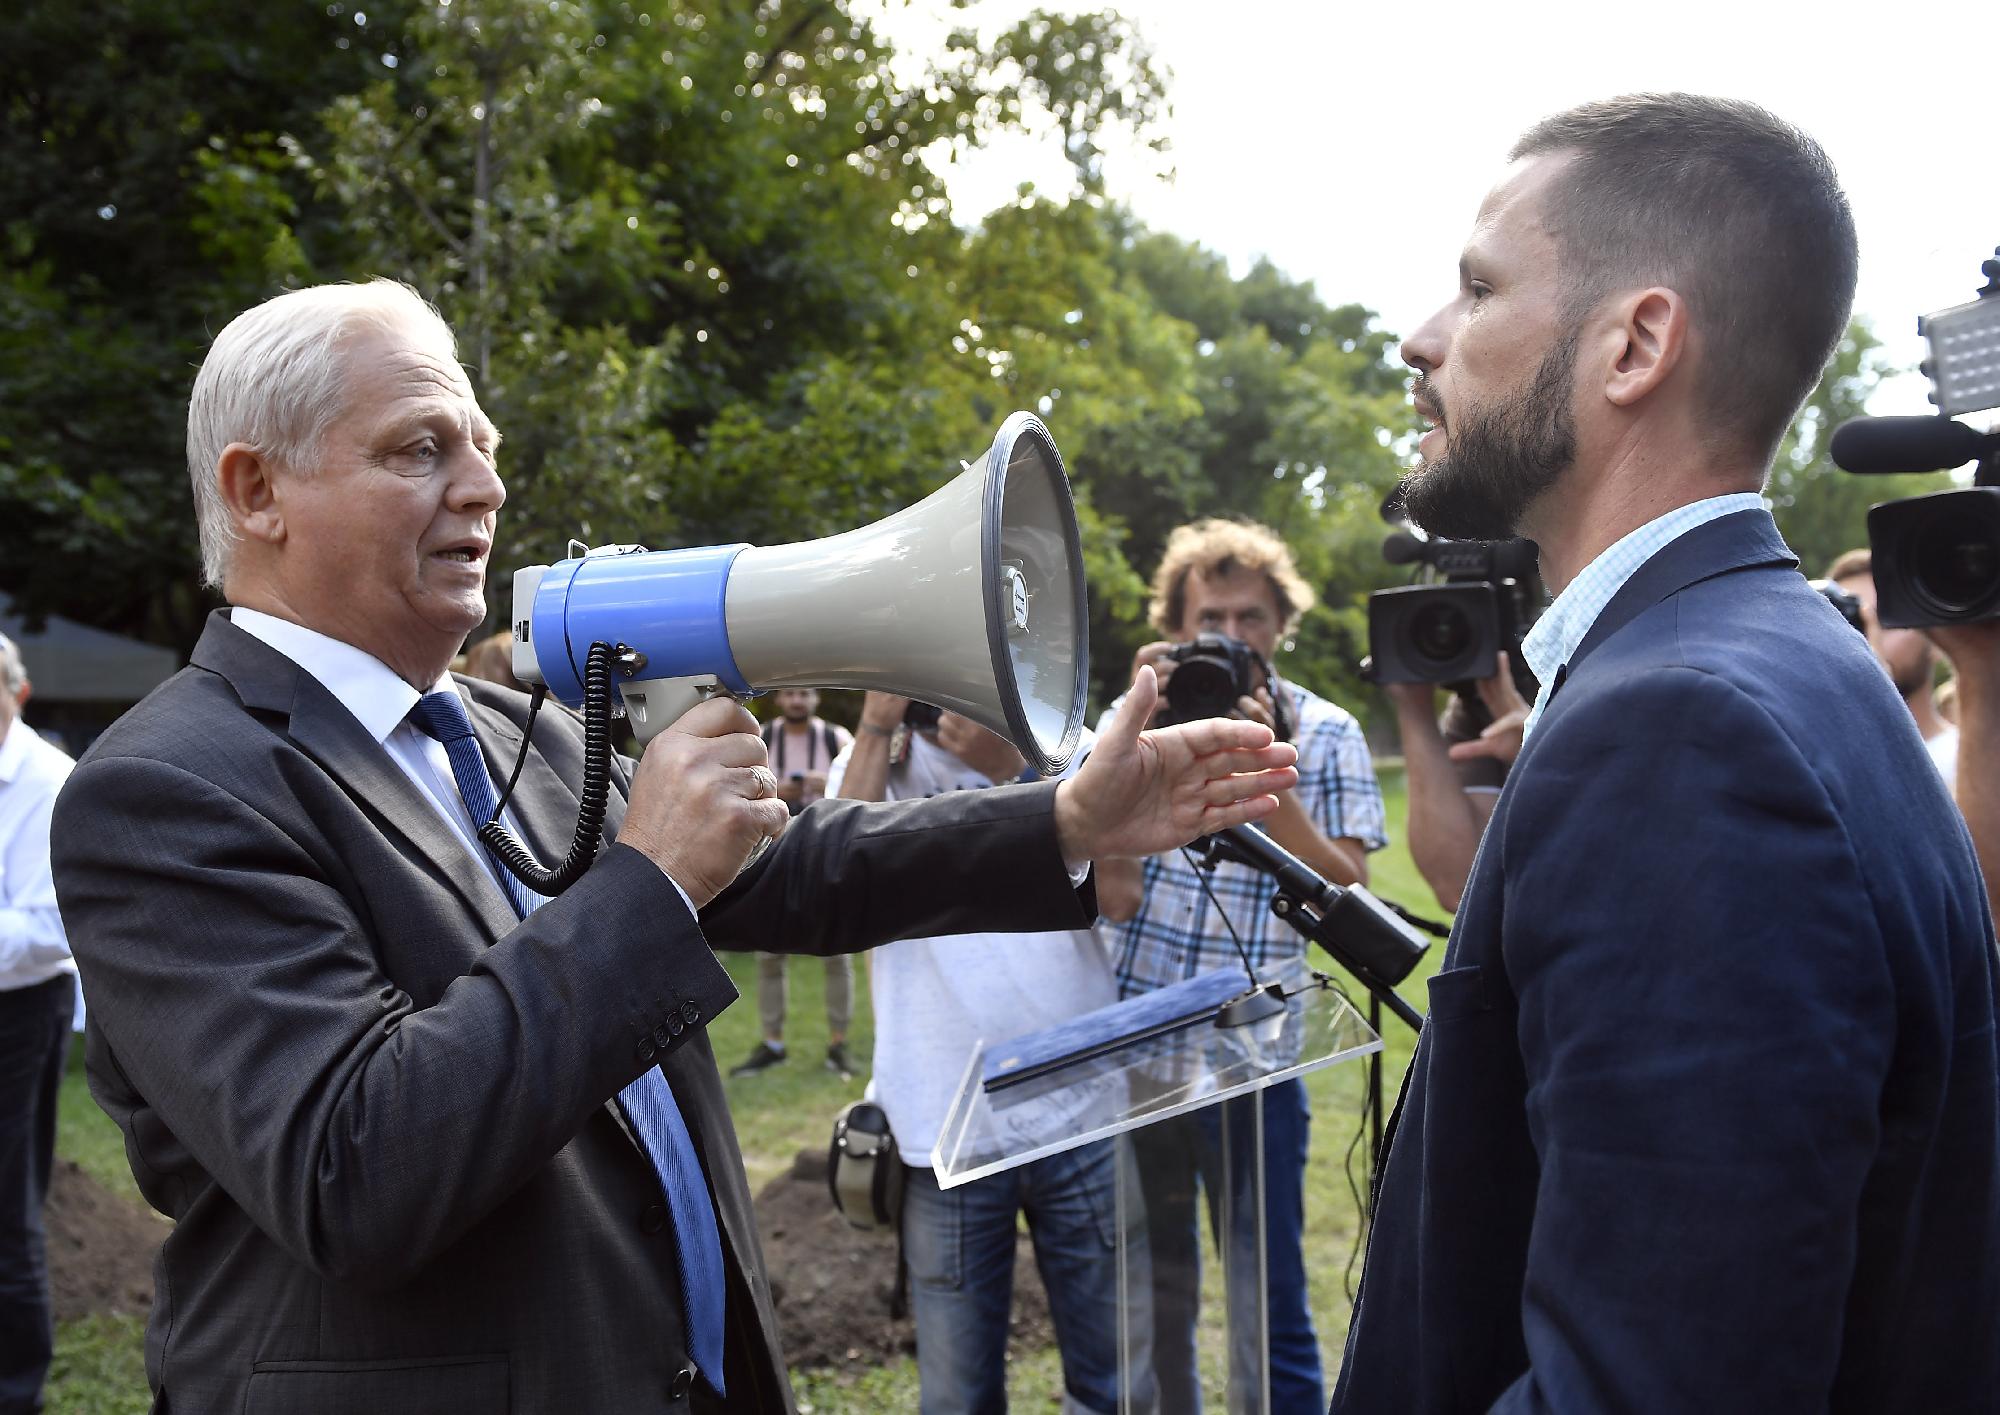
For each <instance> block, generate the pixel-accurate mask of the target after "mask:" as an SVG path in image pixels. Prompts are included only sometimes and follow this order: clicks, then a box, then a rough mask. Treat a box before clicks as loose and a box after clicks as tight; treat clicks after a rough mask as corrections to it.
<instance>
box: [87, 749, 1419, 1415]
mask: <svg viewBox="0 0 2000 1415" xmlns="http://www.w3.org/2000/svg"><path fill="white" fill-rule="evenodd" d="M1382 790H1383V795H1384V797H1385V799H1386V802H1387V805H1388V813H1389V834H1390V837H1391V841H1392V843H1391V844H1390V846H1389V848H1388V849H1386V850H1384V851H1382V852H1380V853H1379V854H1377V855H1375V856H1374V857H1373V858H1372V860H1371V864H1370V869H1371V872H1372V876H1373V878H1372V880H1371V884H1372V887H1373V889H1374V890H1375V892H1376V893H1377V894H1380V895H1382V896H1384V897H1386V898H1389V899H1393V900H1395V901H1396V902H1398V903H1400V904H1404V905H1406V906H1408V907H1410V908H1411V909H1414V910H1416V911H1417V912H1419V913H1425V914H1429V915H1431V916H1433V917H1442V915H1441V914H1440V913H1439V911H1438V909H1437V906H1436V901H1435V900H1434V899H1433V898H1432V896H1431V892H1430V890H1429V888H1428V887H1427V886H1426V885H1425V884H1424V883H1423V881H1422V879H1421V878H1420V877H1419V876H1418V874H1417V872H1416V867H1415V866H1414V865H1413V864H1412V863H1411V860H1410V856H1409V851H1408V849H1407V848H1406V847H1405V846H1404V844H1403V819H1404V813H1405V802H1404V792H1403V777H1402V773H1401V772H1400V771H1399V770H1384V771H1383V772H1382ZM1442 951H1443V950H1442V948H1441V947H1433V948H1432V950H1431V952H1430V954H1429V955H1428V956H1427V958H1426V960H1425V965H1424V966H1423V967H1422V968H1420V969H1419V970H1418V972H1417V974H1415V975H1413V976H1412V978H1411V979H1410V980H1409V981H1408V982H1406V983H1405V984H1404V985H1403V988H1402V991H1403V993H1404V995H1405V996H1406V997H1407V998H1408V999H1409V1000H1410V1001H1411V1002H1412V1003H1413V1004H1414V1005H1415V1006H1416V1007H1418V1008H1419V1009H1422V1008H1423V1007H1424V1006H1425V1005H1426V1002H1425V994H1424V988H1423V979H1424V978H1425V977H1427V976H1428V975H1429V974H1430V973H1431V971H1433V969H1434V968H1435V966H1436V962H1437V958H1438V956H1439V955H1440V954H1441V953H1442ZM1313 956H1314V959H1315V961H1316V962H1317V963H1318V964H1319V965H1320V966H1322V967H1325V968H1326V969H1327V970H1328V971H1337V970H1335V969H1334V968H1333V965H1332V964H1331V963H1330V962H1328V961H1327V960H1326V959H1325V957H1324V955H1322V954H1319V953H1318V951H1317V950H1315V951H1314V955H1313ZM725 961H726V962H727V963H728V965H729V971H730V973H731V975H732V976H734V978H735V979H736V985H737V987H738V988H739V989H740V990H741V991H742V993H743V997H742V1000H741V1001H740V1002H738V1003H737V1004H736V1005H735V1006H733V1007H731V1008H730V1009H729V1010H728V1011H727V1012H725V1013H724V1014H723V1015H722V1016H721V1017H719V1018H717V1019H715V1020H714V1022H712V1023H711V1024H710V1027H709V1031H710V1035H711V1037H712V1039H713V1042H714V1046H715V1053H716V1058H717V1060H718V1061H719V1062H721V1064H722V1066H723V1068H724V1070H725V1071H726V1070H727V1069H728V1068H729V1067H730V1066H733V1065H735V1064H736V1063H737V1062H739V1061H741V1060H742V1059H743V1058H744V1057H745V1056H746V1055H748V1054H749V1051H750V1049H751V1047H752V1046H754V1045H755V1044H756V1041H757V1005H756V996H757V964H756V960H755V959H754V958H753V957H751V956H750V955H747V954H745V955H728V956H727V957H726V959H725ZM790 979H791V996H790V1005H789V1011H790V1017H789V1020H788V1023H787V1040H788V1041H789V1043H790V1047H791V1060H790V1061H788V1062H787V1063H786V1064H785V1065H783V1066H780V1067H775V1068H773V1069H771V1070H769V1071H766V1072H763V1073H761V1074H759V1075H756V1076H751V1077H746V1078H744V1079H742V1080H732V1081H729V1082H728V1083H727V1084H728V1091H729V1103H730V1107H731V1109H732V1110H733V1111H734V1113H735V1119H736V1131H737V1136H738V1138H739V1140H740V1141H741V1144H742V1148H743V1160H744V1164H745V1166H746V1168H747V1169H748V1171H749V1176H750V1187H751V1190H752V1192H755V1191H756V1190H758V1189H761V1188H762V1187H763V1186H764V1184H765V1183H766V1182H768V1181H769V1180H770V1179H771V1178H773V1177H774V1176H775V1175H777V1174H778V1173H779V1172H780V1171H782V1170H784V1169H787V1168H789V1167H790V1165H791V1162H792V1157H793V1155H795V1154H796V1153H797V1152H798V1151H799V1150H801V1149H804V1148H808V1147H812V1148H819V1147H822V1146H824V1145H825V1144H826V1135H827V1127H828V1125H829V1124H830V1123H831V1121H832V1117H833V1113H834V1112H835V1111H836V1110H838V1109H839V1108H840V1106H841V1105H843V1104H845V1103H846V1102H847V1101H849V1100H853V1099H855V1098H857V1097H858V1096H860V1094H861V1091H862V1087H863V1082H864V1077H863V1076H856V1077H855V1078H854V1079H853V1080H851V1081H842V1080H841V1079H840V1078H839V1077H838V1076H836V1075H834V1074H833V1073H832V1072H830V1071H828V1070H827V1069H826V1068H825V1066H824V1065H823V1064H822V1062H823V1059H824V1057H825V1053H826V1043H827V1031H826V1010H825V970H824V966H823V965H822V964H821V963H820V962H818V961H816V960H812V959H795V960H793V961H792V963H791V974H790ZM1349 991H1350V993H1352V994H1353V995H1354V997H1355V1000H1356V1002H1357V1004H1360V1003H1362V1002H1363V1001H1364V998H1363V995H1362V993H1361V990H1360V989H1359V987H1351V988H1350V989H1349ZM1383 1027H1384V1040H1385V1042H1386V1043H1387V1063H1386V1071H1385V1076H1384V1085H1385V1087H1386V1090H1387V1095H1388V1099H1389V1102H1390V1103H1391V1104H1393V1103H1394V1099H1395V1095H1396V1090H1397V1087H1398V1086H1399V1084H1400V1082H1401V1079H1402V1075H1403V1071H1404V1069H1405V1068H1406V1067H1407V1066H1408V1065H1409V1059H1410V1052H1411V1050H1412V1048H1413V1046H1414V1045H1415V1040H1416V1039H1415V1037H1414V1036H1413V1035H1412V1034H1411V1033H1410V1031H1409V1029H1408V1028H1406V1027H1404V1026H1403V1025H1402V1024H1401V1023H1400V1022H1398V1021H1396V1020H1395V1019H1394V1018H1393V1017H1390V1018H1385V1019H1384V1023H1383ZM872 1034H873V1021H872V1018H871V1016H870V1013H869V1008H868V988H867V983H866V969H865V965H863V964H861V963H859V962H857V964H856V978H855V1016H854V1025H853V1035H852V1036H851V1037H850V1038H849V1048H850V1050H851V1051H852V1052H853V1054H854V1057H855V1060H856V1063H857V1064H858V1065H862V1066H863V1067H864V1070H865V1062H866V1059H867V1057H868V1055H869V1051H870V1047H871V1044H872V1040H873V1036H872ZM1364 1081H1365V1073H1364V1071H1363V1068H1362V1067H1361V1066H1360V1065H1358V1064H1348V1065H1341V1066H1333V1067H1328V1068H1326V1069H1324V1070H1321V1071H1318V1072H1315V1073H1313V1075H1312V1076H1310V1077H1309V1078H1307V1083H1306V1084H1307V1089H1308V1092H1309V1093H1310V1095H1311V1097H1312V1106H1313V1117H1314V1125H1313V1132H1314V1133H1313V1148H1312V1161H1311V1164H1310V1166H1309V1168H1308V1170H1307V1174H1306V1266H1307V1271H1308V1273H1309V1274H1310V1276H1311V1285H1312V1297H1313V1309H1314V1311H1315V1312H1316V1313H1317V1314H1318V1317H1319V1321H1320V1327H1321V1330H1320V1341H1321V1345H1322V1346H1323V1347H1324V1348H1325V1354H1326V1366H1327V1372H1328V1378H1329V1381H1331V1378H1332V1373H1333V1372H1334V1371H1335V1369H1337V1366H1338V1363H1339V1357H1340V1349H1341V1345H1342V1343H1343V1341H1344V1340H1345V1337H1346V1331H1347V1316H1348V1299H1347V1295H1346V1292H1347V1277H1348V1268H1349V1259H1350V1257H1351V1255H1352V1254H1353V1252H1354V1244H1355V1236H1356V1229H1357V1224H1358V1217H1359V1216H1358V1214H1357V1212H1356V1209H1355V1203H1354V1199H1353V1197H1352V1194H1351V1193H1350V1190H1349V1181H1348V1176H1347V1171H1346V1169H1345V1167H1344V1165H1343V1159H1344V1157H1345V1155H1346V1153H1347V1149H1348V1144H1349V1142H1350V1141H1351V1140H1352V1139H1353V1138H1354V1135H1355V1132H1356V1130H1357V1128H1358V1127H1359V1125H1360V1123H1361V1119H1360V1118H1361V1100H1362V1092H1363V1086H1364ZM57 1148H58V1150H59V1151H60V1152H61V1153H62V1154H63V1155H64V1156H65V1157H66V1158H69V1159H73V1160H75V1161H77V1162H78V1163H79V1164H81V1165H83V1166H84V1168H86V1169H88V1170H89V1171H90V1172H91V1173H92V1174H94V1175H95V1176H96V1177H97V1178H98V1179H99V1180H100V1181H102V1182H103V1183H104V1184H106V1185H108V1186H110V1187H112V1188H113V1189H115V1190H117V1191H119V1192H121V1193H125V1194H128V1195H132V1196H133V1197H134V1198H135V1199H136V1197H137V1191H136V1189H135V1188H134V1187H133V1184H132V1179H131V1175H130V1173H129V1171H128V1170H127V1169H126V1166H125V1154H124V1147H123V1144H122V1142H121V1140H120V1138H119V1136H118V1134H117V1132H116V1130H115V1129H113V1127H112V1125H111V1122H110V1121H109V1120H108V1119H106V1118H105V1116H104V1114H103V1113H102V1112H101V1111H99V1110H98V1109H97V1106H96V1104H95V1103H94V1102H93V1101H92V1100H91V1099H90V1096H89V1093H88V1092H87V1091H86V1089H85V1088H84V1082H83V1073H82V1070H81V1068H80V1066H72V1068H71V1074H70V1076H69V1078H68V1079H67V1081H66V1082H65V1084H64V1088H63V1098H62V1114H61V1129H60V1131H59V1133H58V1137H57ZM1354 1182H1355V1184H1357V1185H1362V1184H1365V1176H1364V1175H1363V1174H1362V1173H1361V1160H1360V1156H1359V1153H1358V1152H1357V1154H1356V1159H1355V1174H1354ZM143 1339H144V1324H143V1322H142V1321H140V1320H139V1319H136V1318H134V1319H125V1320H121V1319H114V1318H91V1319H87V1320H84V1321H79V1322H71V1323H66V1324H64V1326H63V1327H62V1328H61V1329H60V1330H58V1332H57V1333H56V1361H55V1367H54V1369H53V1371H52V1372H51V1376H50V1384H49V1389H48V1408H49V1409H50V1410H51V1411H60V1412H64V1415H127V1412H135V1413H136V1412H143V1411H144V1410H145V1409H146V1408H147V1400H146V1395H145V1389H146V1383H145V1373H144V1364H143V1358H142V1350H141V1347H142V1342H143ZM794 1380H795V1384H796V1386H797V1390H798V1395H799V1402H800V1406H801V1409H802V1410H803V1411H805V1412H808V1415H848V1412H852V1415H861V1412H875V1411H904V1410H915V1409H916V1406H917V1382H916V1370H915V1366H914V1363H913V1362H910V1361H901V1362H896V1363H893V1364H891V1365H889V1366H885V1367H882V1368H879V1369H874V1370H869V1371H865V1372H860V1373H858V1374H857V1373H854V1372H846V1371H842V1372H832V1371H798V1372H795V1373H794ZM1008 1391H1009V1396H1010V1402H1011V1403H1013V1404H1014V1405H1016V1406H1017V1407H1018V1408H1021V1409H1034V1408H1037V1407H1046V1406H1048V1405H1049V1404H1050V1403H1051V1402H1052V1401H1053V1400H1054V1399H1055V1398H1056V1397H1057V1396H1058V1395H1059V1393H1060V1391H1061V1371H1060V1368H1059V1366H1058V1364H1057V1362H1056V1359H1055V1356H1054V1353H1053V1352H1043V1353H1036V1354H1035V1355H1032V1356H1029V1357H1027V1358H1025V1359H1023V1360H1021V1361H1019V1362H1017V1363H1015V1365H1014V1367H1013V1368H1012V1369H1011V1370H1010V1371H1009V1375H1008Z"/></svg>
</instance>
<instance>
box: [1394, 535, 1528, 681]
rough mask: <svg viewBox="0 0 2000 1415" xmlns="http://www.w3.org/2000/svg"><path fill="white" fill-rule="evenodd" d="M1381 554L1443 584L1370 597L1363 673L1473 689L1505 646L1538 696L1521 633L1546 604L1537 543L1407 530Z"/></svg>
mask: <svg viewBox="0 0 2000 1415" xmlns="http://www.w3.org/2000/svg"><path fill="white" fill-rule="evenodd" d="M1382 558H1383V559H1384V560H1386V561H1388V562H1389V563H1390V564H1391V565H1411V564H1414V565H1417V566H1418V567H1419V573H1428V574H1429V575H1431V576H1433V577H1434V578H1435V579H1436V580H1440V581H1442V583H1428V584H1414V585H1399V586H1397V587H1395V588H1393V589H1386V590H1376V591H1375V592H1374V593H1373V594H1371V595H1369V596H1368V657H1367V659H1366V660H1365V661H1364V662H1363V663H1362V666H1361V672H1362V676H1363V677H1365V678H1367V679H1368V680H1369V681H1371V682H1375V683H1443V684H1446V685H1449V686H1452V687H1458V686H1460V685H1465V686H1466V687H1467V688H1468V689H1469V688H1470V685H1471V684H1473V683H1474V682H1476V681H1477V680H1479V679H1481V678H1491V677H1492V676H1493V674H1494V673H1495V672H1496V671H1497V669H1498V667H1499V662H1498V659H1497V657H1496V655H1497V654H1498V653H1499V651H1500V650H1502V649H1505V650H1507V653H1508V657H1509V659H1510V660H1511V661H1512V663H1513V666H1514V673H1515V678H1516V680H1517V681H1518V682H1521V683H1522V685H1523V692H1524V693H1526V694H1528V695H1530V696H1532V695H1533V693H1534V691H1535V689H1534V680H1533V676H1532V675H1531V674H1528V673H1527V668H1526V665H1525V664H1523V663H1522V661H1521V654H1520V644H1521V637H1522V636H1523V635H1524V634H1526V633H1527V632H1528V626H1529V625H1530V624H1532V623H1533V622H1534V620H1535V616H1536V614H1537V613H1539V612H1540V609H1541V603H1540V601H1541V583H1542V582H1541V573H1540V570H1539V567H1538V565H1537V557H1536V551H1535V546H1534V543H1533V542H1532V541H1525V540H1501V541H1475V540H1445V539H1443V538H1441V537H1437V536H1431V537H1423V536H1419V535H1417V534H1415V533H1414V532H1413V531H1412V530H1410V529H1408V528H1405V529H1402V530H1398V531H1397V532H1395V533H1394V534H1393V535H1391V536H1390V537H1389V538H1388V539H1387V540H1385V541H1383V542H1382ZM1524 674H1527V676H1526V678H1525V679H1524V678H1523V675H1524Z"/></svg>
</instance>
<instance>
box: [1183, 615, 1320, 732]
mask: <svg viewBox="0 0 2000 1415" xmlns="http://www.w3.org/2000/svg"><path fill="white" fill-rule="evenodd" d="M1167 658H1168V660H1169V661H1170V662H1172V664H1173V665H1174V671H1173V676H1171V677H1170V678H1168V679H1167V690H1166V701H1165V702H1164V703H1162V704H1161V705H1160V709H1159V711H1158V712H1156V713H1155V714H1154V716H1153V720H1154V721H1155V722H1156V723H1158V724H1159V725H1160V726H1161V727H1172V726H1173V725H1174V724H1176V723H1181V722H1199V721H1201V720H1202V719H1203V718H1208V717H1234V716H1235V715H1236V700H1237V699H1238V698H1247V697H1249V696H1250V695H1251V694H1253V693H1255V692H1256V691H1257V689H1259V688H1261V687H1263V686H1265V685H1266V684H1269V685H1270V687H1271V707H1272V710H1273V714H1274V723H1273V730H1274V732H1275V733H1276V735H1277V738H1278V740H1279V741H1280V742H1287V741H1290V740H1291V736H1292V727H1291V717H1290V712H1289V710H1288V709H1287V707H1286V704H1285V694H1283V693H1281V692H1279V691H1278V675H1277V674H1276V673H1275V672H1273V671H1272V669H1271V665H1270V662H1269V661H1268V660H1267V659H1266V658H1265V657H1264V655H1262V654H1261V653H1258V652H1257V650H1255V649H1253V648H1251V647H1250V645H1248V644H1246V643H1244V642H1243V641H1242V640H1241V639H1238V638H1235V637H1233V636H1231V635H1229V634H1197V635H1195V636H1194V637H1193V638H1192V639H1190V640H1188V641H1187V642H1186V643H1184V644H1175V645H1174V647H1173V649H1172V651H1171V652H1169V653H1168V654H1167Z"/></svg>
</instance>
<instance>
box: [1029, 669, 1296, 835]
mask: <svg viewBox="0 0 2000 1415" xmlns="http://www.w3.org/2000/svg"><path fill="white" fill-rule="evenodd" d="M1158 701H1159V685H1158V683H1157V682H1156V680H1155V679H1154V676H1153V670H1152V669H1151V668H1150V667H1141V668H1140V669H1139V671H1138V673H1137V674H1136V675H1135V676H1134V678H1133V680H1132V691H1131V692H1129V693H1127V694H1126V695H1125V701H1124V702H1123V703H1122V704H1121V705H1120V706H1119V709H1118V714H1117V716H1116V717H1114V718H1112V720H1111V725H1110V726H1109V727H1107V728H1106V729H1105V730H1104V731H1103V732H1102V733H1101V734H1099V736H1098V738H1097V745H1096V747H1095V748H1094V749H1093V750H1092V751H1091V754H1090V756H1089V758H1088V759H1087V760H1086V761H1085V762H1084V764H1083V767H1082V769H1081V770H1079V771H1078V772H1077V774H1076V775H1075V776H1073V777H1071V778H1070V779H1069V780H1067V781H1065V782H1063V784H1062V785H1061V786H1060V787H1058V788H1057V789H1056V838H1057V840H1058V842H1059V843H1060V844H1061V846H1062V853H1063V861H1064V863H1065V864H1067V865H1069V866H1070V868H1072V869H1074V868H1075V867H1076V866H1078V865H1080V864H1082V863H1083V862H1084V861H1086V860H1101V859H1107V858H1116V857H1136V856H1142V855H1157V854H1159V853H1160V852H1161V851H1163V850H1172V849H1174V848H1176V847H1177V846H1181V845H1185V844H1187V843H1188V842H1189V841H1190V840H1193V839H1194V838H1195V837H1197V836H1201V835H1207V834H1210V833H1212V832H1214V831H1218V830H1221V829H1223V828H1224V827H1226V826H1232V825H1242V824H1244V823H1245V822H1248V821H1254V820H1258V819H1261V818H1262V817H1264V816H1267V815H1269V814H1270V813H1271V812H1272V811H1275V810H1276V809H1278V797H1277V793H1278V792H1280V791H1289V790H1290V789H1291V788H1292V787H1293V786H1296V785H1297V784H1298V780H1299V774H1298V771H1297V770H1296V768H1295V767H1294V766H1293V763H1294V762H1296V761H1297V760H1298V752H1297V750H1296V749H1294V748H1293V747H1292V746H1291V745H1290V744H1289V743H1286V742H1276V741H1273V740H1272V738H1271V729H1270V728H1268V727H1266V726H1264V725H1263V724H1262V723H1258V722H1245V721H1240V720H1237V719H1232V718H1210V719H1208V720H1207V721H1204V722H1187V723H1182V724H1181V725H1180V726H1178V727H1161V728H1155V729H1154V730H1152V731H1150V732H1146V731H1142V730H1141V729H1142V728H1143V727H1144V726H1145V724H1146V723H1147V722H1148V721H1149V720H1150V719H1151V718H1152V716H1153V709H1154V707H1155V705H1156V704H1157V703H1158Z"/></svg>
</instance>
